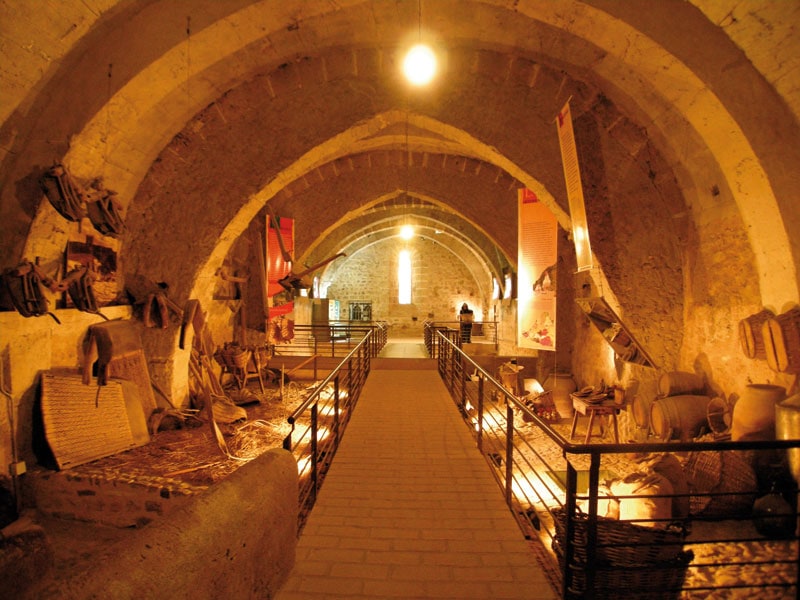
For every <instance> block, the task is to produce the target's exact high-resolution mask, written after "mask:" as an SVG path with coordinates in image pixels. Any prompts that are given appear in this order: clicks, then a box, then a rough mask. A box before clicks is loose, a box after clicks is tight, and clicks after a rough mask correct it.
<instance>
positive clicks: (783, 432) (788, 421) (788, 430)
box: [775, 394, 800, 484]
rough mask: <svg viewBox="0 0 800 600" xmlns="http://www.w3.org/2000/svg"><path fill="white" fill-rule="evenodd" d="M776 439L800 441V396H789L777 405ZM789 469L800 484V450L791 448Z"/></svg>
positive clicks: (789, 450)
mask: <svg viewBox="0 0 800 600" xmlns="http://www.w3.org/2000/svg"><path fill="white" fill-rule="evenodd" d="M775 437H777V439H779V440H800V394H795V395H794V396H789V397H788V398H786V400H783V401H782V402H779V403H778V404H776V405H775ZM787 454H788V455H789V468H790V469H791V471H792V476H793V477H794V479H795V481H797V483H798V484H800V448H789V449H788V450H787Z"/></svg>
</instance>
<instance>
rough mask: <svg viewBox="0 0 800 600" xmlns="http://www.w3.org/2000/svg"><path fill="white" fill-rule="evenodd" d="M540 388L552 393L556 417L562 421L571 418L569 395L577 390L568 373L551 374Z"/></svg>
mask: <svg viewBox="0 0 800 600" xmlns="http://www.w3.org/2000/svg"><path fill="white" fill-rule="evenodd" d="M542 387H543V388H544V389H545V390H546V391H552V392H553V402H554V404H555V405H556V410H557V411H558V415H559V416H560V417H561V418H562V419H571V418H572V398H571V397H570V394H571V393H572V392H574V391H575V390H576V389H578V385H577V384H576V383H575V380H574V379H573V378H572V375H571V374H570V373H558V372H553V373H550V375H548V376H547V379H545V380H544V383H543V384H542Z"/></svg>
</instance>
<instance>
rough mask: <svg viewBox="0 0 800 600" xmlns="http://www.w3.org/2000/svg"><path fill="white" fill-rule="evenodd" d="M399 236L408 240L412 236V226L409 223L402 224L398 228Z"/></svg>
mask: <svg viewBox="0 0 800 600" xmlns="http://www.w3.org/2000/svg"><path fill="white" fill-rule="evenodd" d="M400 237H401V238H403V239H404V240H410V239H411V238H413V237H414V228H413V227H412V226H411V225H403V226H402V227H401V228H400Z"/></svg>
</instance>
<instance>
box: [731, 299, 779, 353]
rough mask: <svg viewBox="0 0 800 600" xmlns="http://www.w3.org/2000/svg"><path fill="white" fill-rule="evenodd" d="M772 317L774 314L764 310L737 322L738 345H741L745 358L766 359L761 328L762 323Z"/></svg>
mask: <svg viewBox="0 0 800 600" xmlns="http://www.w3.org/2000/svg"><path fill="white" fill-rule="evenodd" d="M774 316H775V314H774V313H773V312H772V311H771V310H768V309H766V308H765V309H764V310H761V311H759V312H757V313H755V314H754V315H750V316H749V317H747V318H745V319H742V320H741V321H739V343H740V344H741V347H742V352H744V355H745V356H746V357H747V358H760V359H762V360H763V359H765V358H766V357H767V349H766V346H765V345H764V336H763V327H764V323H765V322H766V321H767V320H768V319H771V318H772V317H774Z"/></svg>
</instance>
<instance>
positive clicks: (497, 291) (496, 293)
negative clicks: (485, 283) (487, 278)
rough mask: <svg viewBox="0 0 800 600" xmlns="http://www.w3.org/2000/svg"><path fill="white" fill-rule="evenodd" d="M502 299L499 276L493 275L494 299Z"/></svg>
mask: <svg viewBox="0 0 800 600" xmlns="http://www.w3.org/2000/svg"><path fill="white" fill-rule="evenodd" d="M499 299H500V284H499V283H498V282H497V277H492V300H499Z"/></svg>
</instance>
